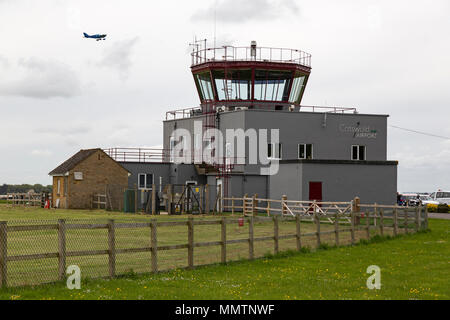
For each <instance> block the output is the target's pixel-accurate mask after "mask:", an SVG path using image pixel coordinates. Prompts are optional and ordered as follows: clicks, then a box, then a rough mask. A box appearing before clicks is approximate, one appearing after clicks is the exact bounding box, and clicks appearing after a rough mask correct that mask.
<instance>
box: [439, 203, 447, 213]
mask: <svg viewBox="0 0 450 320" xmlns="http://www.w3.org/2000/svg"><path fill="white" fill-rule="evenodd" d="M437 212H439V213H448V205H446V204H445V203H441V204H440V205H438V206H437Z"/></svg>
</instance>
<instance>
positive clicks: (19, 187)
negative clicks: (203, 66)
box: [0, 184, 52, 194]
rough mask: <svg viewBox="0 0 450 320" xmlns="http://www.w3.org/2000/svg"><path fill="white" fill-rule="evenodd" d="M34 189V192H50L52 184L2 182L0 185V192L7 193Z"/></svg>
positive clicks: (25, 191)
mask: <svg viewBox="0 0 450 320" xmlns="http://www.w3.org/2000/svg"><path fill="white" fill-rule="evenodd" d="M30 190H34V192H36V193H41V192H51V191H52V186H51V185H48V186H43V185H42V184H3V185H0V194H7V193H27V192H28V191H30Z"/></svg>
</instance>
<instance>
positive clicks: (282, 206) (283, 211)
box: [281, 195, 287, 216]
mask: <svg viewBox="0 0 450 320" xmlns="http://www.w3.org/2000/svg"><path fill="white" fill-rule="evenodd" d="M286 200H287V196H286V195H283V196H282V197H281V214H282V215H283V216H285V215H286V214H287V209H286V205H285V204H286Z"/></svg>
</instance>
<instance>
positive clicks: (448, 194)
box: [422, 190, 450, 205]
mask: <svg viewBox="0 0 450 320" xmlns="http://www.w3.org/2000/svg"><path fill="white" fill-rule="evenodd" d="M422 203H423V204H424V205H427V204H434V205H439V204H446V205H450V191H443V190H438V191H436V192H433V193H432V194H430V196H429V199H428V200H423V201H422Z"/></svg>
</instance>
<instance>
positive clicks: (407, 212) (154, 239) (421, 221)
mask: <svg viewBox="0 0 450 320" xmlns="http://www.w3.org/2000/svg"><path fill="white" fill-rule="evenodd" d="M353 208H354V209H356V210H351V211H350V213H345V212H344V213H340V212H336V211H335V212H334V213H321V212H318V211H313V212H308V214H304V215H301V214H297V215H295V217H283V216H280V215H277V216H274V217H254V216H249V217H241V218H226V217H222V218H220V219H217V218H214V219H211V220H204V219H194V218H192V217H190V218H188V219H187V220H182V221H157V220H156V219H151V220H150V221H146V222H133V223H125V222H118V221H115V220H109V221H108V223H73V222H71V223H68V222H67V221H66V220H58V222H57V223H54V224H34V225H8V223H7V222H0V287H6V286H7V285H8V265H9V264H10V263H11V262H14V261H39V260H41V259H48V258H55V259H57V261H58V268H57V270H58V275H57V279H59V280H63V279H64V278H65V277H66V275H65V271H66V259H67V258H68V257H85V256H98V255H106V256H107V257H108V270H109V274H108V275H109V277H111V278H112V277H115V276H116V255H118V254H136V253H142V252H149V253H151V259H149V261H148V262H147V263H148V264H149V265H150V266H151V272H158V271H159V268H158V265H159V262H158V261H159V258H158V256H159V254H160V253H161V252H163V251H170V250H179V249H186V250H187V267H188V268H193V267H194V254H195V250H194V249H195V248H204V247H214V246H219V247H220V261H211V263H217V262H221V263H226V262H227V246H229V245H233V244H239V243H240V244H244V245H248V248H247V250H248V259H254V258H255V253H254V252H255V247H257V245H256V244H257V243H258V242H262V241H266V242H267V241H273V252H274V253H275V254H277V253H278V252H279V243H280V241H281V240H287V239H291V240H294V241H295V243H296V246H295V249H297V250H300V249H301V248H302V246H303V243H302V241H303V239H304V238H305V237H313V238H315V242H316V246H317V247H319V246H320V245H321V244H322V243H323V241H322V237H324V236H325V235H328V236H330V235H334V243H335V245H337V246H339V245H341V239H342V238H341V237H342V234H343V233H344V232H347V233H350V243H351V244H355V243H356V241H357V238H358V239H362V238H363V236H362V235H361V232H362V234H363V235H364V234H365V236H364V238H365V237H366V238H367V239H370V238H371V236H373V235H374V234H381V235H384V234H385V233H386V231H387V230H388V229H390V230H393V235H394V236H396V235H398V234H399V229H402V231H403V233H410V232H417V231H419V230H421V229H427V228H428V212H427V211H426V209H425V210H423V208H422V207H415V208H411V207H396V206H380V205H358V207H355V206H354V207H353ZM347 218H349V221H350V222H349V223H348V220H346V219H347ZM361 219H365V223H364V224H361V223H360V222H361ZM244 221H246V224H247V225H248V233H247V236H246V237H245V238H239V239H227V226H228V225H229V224H239V225H240V224H241V223H243V222H244ZM284 221H288V222H290V223H291V225H295V228H292V231H291V232H289V233H288V234H280V232H279V224H280V222H284ZM256 222H265V223H271V224H273V225H272V233H271V234H270V235H268V236H260V237H258V236H255V229H254V225H255V223H256ZM330 222H331V223H332V224H331V225H330ZM306 223H307V225H306ZM324 223H326V225H325V226H326V229H325V230H321V226H324ZM304 224H305V225H304ZM208 225H209V226H212V225H217V226H220V231H219V232H220V240H219V241H206V242H196V241H195V240H194V239H195V234H194V233H195V230H196V228H195V226H208ZM176 226H178V227H180V226H181V227H182V226H185V227H186V228H187V239H186V240H187V243H182V244H176V245H160V244H159V243H158V230H160V229H161V228H164V227H169V228H174V227H176ZM305 226H307V227H308V228H307V229H306V230H307V231H309V232H306V233H305V232H304V230H303V229H304V227H305ZM135 228H145V229H147V228H148V230H149V232H148V243H149V245H147V246H143V247H133V248H116V231H117V230H120V229H135ZM102 229H103V230H107V235H108V236H107V249H104V250H80V251H71V250H67V245H66V237H67V232H68V231H69V230H102ZM42 230H54V231H55V232H57V248H58V250H57V251H55V252H46V253H36V254H27V255H10V254H8V248H9V246H11V245H13V243H11V242H12V240H8V237H9V234H10V233H23V232H32V231H42ZM171 230H173V229H171ZM198 232H200V231H198ZM357 232H358V236H356V233H357ZM364 232H365V233H364ZM216 234H217V233H216ZM18 239H20V238H18ZM41 245H43V244H41ZM242 249H244V248H241V249H240V250H242ZM244 250H245V249H244ZM34 267H35V268H39V262H37V265H36V264H35V265H34ZM29 272H30V273H31V271H29ZM26 274H27V275H28V271H27V273H26ZM55 276H56V275H55ZM105 276H106V275H105ZM55 280H56V279H55ZM38 282H39V281H38Z"/></svg>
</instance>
